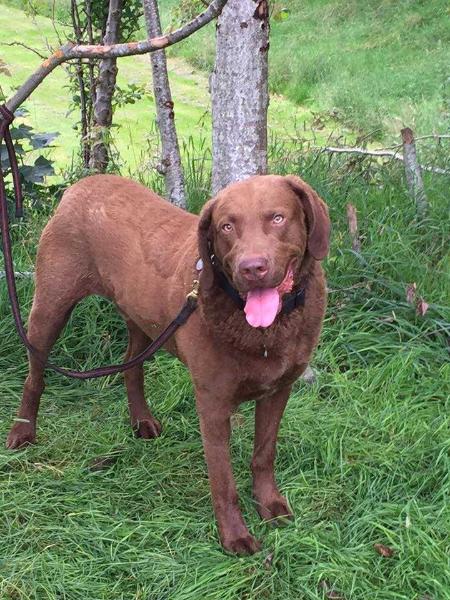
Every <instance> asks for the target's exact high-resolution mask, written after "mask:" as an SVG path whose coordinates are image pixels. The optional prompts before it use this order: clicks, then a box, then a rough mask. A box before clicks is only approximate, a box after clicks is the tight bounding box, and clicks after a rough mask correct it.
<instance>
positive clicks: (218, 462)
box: [196, 391, 261, 554]
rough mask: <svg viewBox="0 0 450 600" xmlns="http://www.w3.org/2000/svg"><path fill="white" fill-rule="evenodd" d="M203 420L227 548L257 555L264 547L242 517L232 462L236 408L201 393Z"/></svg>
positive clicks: (214, 500) (217, 511) (215, 502)
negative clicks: (232, 418) (231, 428)
mask: <svg viewBox="0 0 450 600" xmlns="http://www.w3.org/2000/svg"><path fill="white" fill-rule="evenodd" d="M196 398H197V411H198V414H199V418H200V429H201V432H202V439H203V448H204V451H205V458H206V463H207V465H208V475H209V482H210V487H211V495H212V503H213V507H214V513H215V515H216V519H217V524H218V526H219V532H220V539H221V542H222V545H223V547H224V548H225V549H226V550H228V551H230V552H233V553H235V554H253V553H254V552H257V551H258V550H259V549H260V548H261V546H260V544H259V542H258V541H257V540H256V539H255V538H254V537H253V536H252V535H251V534H250V533H249V531H248V529H247V526H246V524H245V521H244V519H243V517H242V514H241V511H240V508H239V502H238V494H237V490H236V484H235V482H234V477H233V472H232V469H231V460H230V447H229V442H230V416H231V413H232V406H231V405H230V406H224V405H223V403H222V402H219V401H218V400H215V401H214V400H213V399H212V398H211V396H209V395H208V394H206V393H204V392H198V391H197V394H196Z"/></svg>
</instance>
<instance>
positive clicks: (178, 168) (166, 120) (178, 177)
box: [142, 0, 186, 208]
mask: <svg viewBox="0 0 450 600" xmlns="http://www.w3.org/2000/svg"><path fill="white" fill-rule="evenodd" d="M142 5H143V7H144V15H145V22H146V26H147V33H148V37H149V38H154V37H159V36H160V35H161V21H160V18H159V11H158V3H157V0H143V1H142ZM150 61H151V65H152V76H153V92H154V96H155V104H156V118H157V124H158V129H159V133H160V137H161V149H162V153H161V163H160V166H159V168H158V170H159V171H160V173H162V174H163V175H164V178H165V182H166V196H167V199H168V200H169V201H170V202H172V204H175V205H176V206H179V207H181V208H186V199H185V195H184V175H183V167H182V165H181V157H180V148H179V146H178V138H177V132H176V129H175V113H174V110H173V101H172V94H171V92H170V84H169V77H168V74H167V61H166V53H165V51H164V50H158V51H157V52H153V53H152V54H151V55H150Z"/></svg>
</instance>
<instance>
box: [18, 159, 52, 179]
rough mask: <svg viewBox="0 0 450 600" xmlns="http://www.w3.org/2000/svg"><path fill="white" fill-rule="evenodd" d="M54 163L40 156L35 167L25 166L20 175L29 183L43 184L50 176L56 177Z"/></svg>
mask: <svg viewBox="0 0 450 600" xmlns="http://www.w3.org/2000/svg"><path fill="white" fill-rule="evenodd" d="M54 173H55V171H54V169H53V165H52V162H51V161H49V160H48V159H47V158H45V156H39V157H38V158H37V159H36V160H35V162H34V165H24V166H23V167H22V168H21V169H20V174H21V175H22V177H23V178H24V179H25V181H27V182H29V183H43V182H44V178H45V177H47V176H48V175H54Z"/></svg>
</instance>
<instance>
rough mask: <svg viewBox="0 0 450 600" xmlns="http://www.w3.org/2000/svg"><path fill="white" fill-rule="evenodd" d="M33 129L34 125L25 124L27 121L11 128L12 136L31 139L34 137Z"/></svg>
mask: <svg viewBox="0 0 450 600" xmlns="http://www.w3.org/2000/svg"><path fill="white" fill-rule="evenodd" d="M32 131H33V128H32V127H30V126H29V125H25V123H21V124H20V125H17V126H16V127H12V128H11V137H12V139H13V140H23V139H27V140H31V139H32V137H33V134H32V133H31V132H32Z"/></svg>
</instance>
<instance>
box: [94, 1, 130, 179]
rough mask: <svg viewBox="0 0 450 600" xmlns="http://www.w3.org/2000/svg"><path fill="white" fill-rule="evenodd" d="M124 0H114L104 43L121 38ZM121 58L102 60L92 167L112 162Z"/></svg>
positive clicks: (95, 108) (97, 87) (100, 166)
mask: <svg viewBox="0 0 450 600" xmlns="http://www.w3.org/2000/svg"><path fill="white" fill-rule="evenodd" d="M121 15H122V0H110V2H109V12H108V20H107V22H106V31H105V36H104V38H103V44H104V45H105V46H109V45H111V44H116V43H118V42H119V37H120V18H121ZM117 70H118V69H117V61H116V59H115V58H106V59H104V60H102V61H101V62H100V65H99V70H98V78H97V85H96V93H95V102H94V128H93V132H92V137H93V139H92V149H91V160H90V167H91V169H93V170H95V171H100V172H104V171H105V170H106V167H107V166H108V162H109V143H108V136H109V132H110V127H111V124H112V99H113V96H114V89H115V86H116V77H117Z"/></svg>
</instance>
